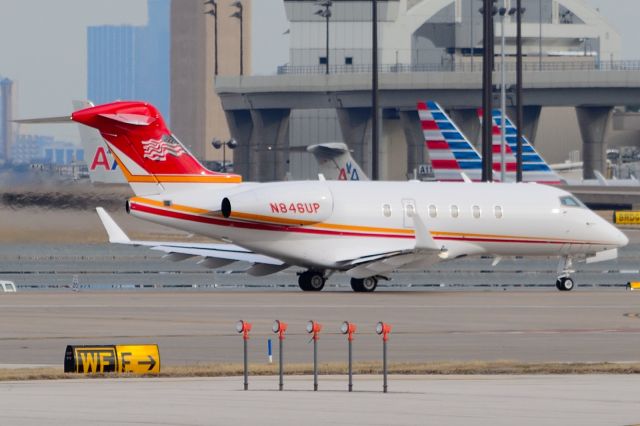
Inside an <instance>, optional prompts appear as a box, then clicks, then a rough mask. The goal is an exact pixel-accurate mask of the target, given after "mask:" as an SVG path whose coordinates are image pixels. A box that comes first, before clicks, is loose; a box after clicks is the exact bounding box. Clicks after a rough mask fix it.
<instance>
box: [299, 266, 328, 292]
mask: <svg viewBox="0 0 640 426" xmlns="http://www.w3.org/2000/svg"><path fill="white" fill-rule="evenodd" d="M326 281H327V279H326V278H325V276H324V273H322V272H320V271H312V270H308V271H305V272H303V273H301V274H300V275H298V285H299V286H300V288H301V289H302V291H320V290H322V289H323V288H324V283H325V282H326Z"/></svg>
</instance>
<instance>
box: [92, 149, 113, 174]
mask: <svg viewBox="0 0 640 426" xmlns="http://www.w3.org/2000/svg"><path fill="white" fill-rule="evenodd" d="M109 154H110V153H109ZM109 157H111V155H109ZM109 163H111V164H109ZM99 168H102V169H104V170H105V171H111V170H115V169H117V168H118V162H117V161H116V160H113V159H112V160H111V162H109V158H108V157H107V151H106V150H105V149H104V147H103V146H99V147H97V148H96V153H95V154H94V156H93V161H91V165H90V166H89V171H95V170H98V169H99Z"/></svg>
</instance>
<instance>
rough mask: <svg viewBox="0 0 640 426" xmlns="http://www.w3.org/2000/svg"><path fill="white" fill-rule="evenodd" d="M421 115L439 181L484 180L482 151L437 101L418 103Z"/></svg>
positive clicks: (430, 155) (434, 171) (432, 163)
mask: <svg viewBox="0 0 640 426" xmlns="http://www.w3.org/2000/svg"><path fill="white" fill-rule="evenodd" d="M418 115H419V116H420V122H421V124H422V132H423V133H424V139H425V143H426V147H427V150H428V152H429V157H430V158H431V166H432V168H433V174H434V176H435V179H436V180H438V181H457V182H458V181H459V182H462V181H464V178H463V176H462V173H464V174H465V175H466V176H468V178H469V179H471V180H474V181H478V180H480V179H482V160H481V158H480V154H478V152H477V151H476V150H475V148H474V147H473V145H471V143H470V142H469V140H468V139H467V138H466V137H465V136H464V134H463V133H462V132H461V131H460V129H458V127H457V126H456V125H455V123H454V122H453V121H452V120H451V118H449V116H448V115H447V114H446V113H445V112H444V110H443V109H442V108H441V107H440V105H438V104H437V103H436V102H433V101H429V102H418Z"/></svg>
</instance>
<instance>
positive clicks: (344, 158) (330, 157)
mask: <svg viewBox="0 0 640 426" xmlns="http://www.w3.org/2000/svg"><path fill="white" fill-rule="evenodd" d="M307 151H308V152H310V153H311V154H313V156H314V157H315V158H316V161H317V162H318V166H319V168H320V173H322V174H323V175H324V177H325V178H326V179H328V180H369V178H368V177H367V175H366V174H365V173H364V172H363V171H362V168H361V167H360V165H359V164H358V163H357V162H356V161H355V160H354V159H353V157H352V156H351V152H350V151H349V147H348V146H347V145H346V144H344V143H342V142H329V143H321V144H317V145H310V146H308V147H307Z"/></svg>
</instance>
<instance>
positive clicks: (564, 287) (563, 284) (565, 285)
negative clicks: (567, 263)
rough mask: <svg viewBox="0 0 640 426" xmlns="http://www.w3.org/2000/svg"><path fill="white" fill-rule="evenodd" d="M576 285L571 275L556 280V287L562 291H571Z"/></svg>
mask: <svg viewBox="0 0 640 426" xmlns="http://www.w3.org/2000/svg"><path fill="white" fill-rule="evenodd" d="M574 287H575V283H574V282H573V279H571V277H559V278H558V279H557V280H556V288H557V289H558V290H560V291H571V290H573V288H574Z"/></svg>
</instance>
